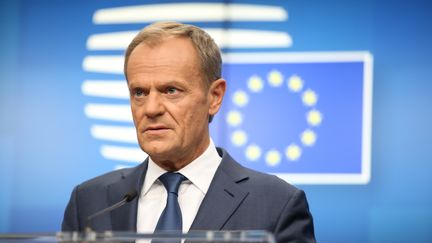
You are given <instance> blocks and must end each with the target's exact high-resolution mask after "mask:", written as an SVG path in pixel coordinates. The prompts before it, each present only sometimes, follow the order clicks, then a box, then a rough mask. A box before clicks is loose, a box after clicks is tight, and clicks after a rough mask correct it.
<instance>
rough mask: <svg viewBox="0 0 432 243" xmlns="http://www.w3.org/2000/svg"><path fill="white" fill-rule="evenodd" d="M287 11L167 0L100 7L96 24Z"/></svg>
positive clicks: (268, 15)
mask: <svg viewBox="0 0 432 243" xmlns="http://www.w3.org/2000/svg"><path fill="white" fill-rule="evenodd" d="M287 19H288V12H287V11H286V10H285V9H284V8H283V7H279V6H268V5H254V4H225V3H168V4H149V5H140V6H128V7H116V8H106V9H99V10H97V11H96V12H95V13H94V15H93V23H95V24H126V23H147V22H154V21H166V20H170V21H181V22H217V21H286V20H287Z"/></svg>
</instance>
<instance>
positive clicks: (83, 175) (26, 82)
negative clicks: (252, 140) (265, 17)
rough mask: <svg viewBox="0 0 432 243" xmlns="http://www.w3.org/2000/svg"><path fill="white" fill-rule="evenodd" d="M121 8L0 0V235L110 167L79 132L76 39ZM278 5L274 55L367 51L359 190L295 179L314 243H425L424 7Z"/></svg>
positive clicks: (32, 225)
mask: <svg viewBox="0 0 432 243" xmlns="http://www.w3.org/2000/svg"><path fill="white" fill-rule="evenodd" d="M247 2H248V3H250V2H255V3H262V4H274V5H280V4H281V3H280V2H277V1H261V2H260V1H247ZM145 3H147V2H145ZM128 4H137V2H136V1H95V0H91V1H89V0H75V1H42V0H39V1H30V0H28V1H26V0H21V1H2V3H1V5H0V25H1V28H0V43H1V45H0V109H1V121H0V231H1V232H49V231H56V230H59V226H60V223H61V218H62V212H63V209H64V206H65V204H66V202H67V200H68V198H69V195H70V192H71V190H72V187H73V186H74V185H76V184H77V183H79V182H81V181H83V180H85V179H88V178H91V177H93V176H95V175H97V174H101V173H103V172H106V171H109V170H111V169H112V164H109V163H106V162H105V163H104V162H103V161H101V159H100V155H99V153H98V151H97V149H94V148H97V147H98V145H99V143H98V141H95V140H94V139H93V138H92V137H91V136H90V133H89V132H88V130H89V127H90V125H91V123H92V121H90V120H89V119H87V118H86V117H85V116H84V114H83V107H84V105H85V103H86V98H84V97H83V95H82V93H81V89H80V88H81V83H82V80H83V75H84V74H83V71H82V68H81V62H82V58H83V57H84V55H85V53H86V50H85V45H84V44H83V43H85V41H86V39H87V37H88V35H89V34H90V33H93V32H94V29H92V28H94V27H92V25H91V16H92V14H93V12H94V11H95V10H96V9H97V8H101V7H108V6H116V5H128ZM283 4H284V6H285V7H286V9H287V10H288V12H289V21H288V22H286V23H285V22H284V23H256V27H257V28H262V29H267V28H270V29H275V30H286V31H288V33H290V35H291V36H293V39H294V45H293V47H291V48H287V49H281V50H282V51H308V52H309V51H337V50H340V51H350V50H369V51H370V52H372V54H373V56H374V77H373V79H374V85H373V90H374V91H373V131H372V134H373V138H372V179H371V181H370V183H369V184H368V185H358V186H349V185H347V186H341V185H334V186H322V185H321V186H304V185H303V186H301V188H302V189H304V190H305V191H306V193H307V195H308V199H309V201H310V206H311V211H312V213H313V215H314V219H315V227H316V236H317V239H318V240H319V242H329V243H334V242H430V241H432V231H431V230H430V229H431V225H432V206H431V205H432V187H431V185H432V176H431V172H432V148H431V142H430V141H431V138H432V131H431V124H432V109H431V108H430V105H431V104H432V95H431V92H432V78H431V77H432V46H431V43H432V32H431V29H432V28H431V25H432V14H431V13H430V10H431V9H432V4H431V3H429V2H428V1H414V0H410V1H296V0H294V1H286V2H283ZM233 25H238V26H243V25H244V26H247V25H246V24H244V23H238V24H233ZM137 26H138V25H136V26H131V27H133V28H137ZM139 26H142V25H139ZM99 28H100V29H98V30H100V31H101V32H103V31H105V30H104V27H99ZM274 51H278V50H277V49H275V50H274ZM279 51H280V50H279ZM335 92H336V91H335ZM77 131H79V132H77ZM83 131H84V132H83Z"/></svg>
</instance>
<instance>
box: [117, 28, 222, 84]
mask: <svg viewBox="0 0 432 243" xmlns="http://www.w3.org/2000/svg"><path fill="white" fill-rule="evenodd" d="M171 36H177V37H187V38H189V39H190V40H191V41H192V44H193V46H194V47H195V49H196V51H197V54H198V57H199V59H200V65H201V73H202V77H203V78H205V79H206V81H207V82H205V86H206V87H209V86H210V84H211V83H212V82H213V81H215V80H217V79H219V78H221V76H222V74H221V73H222V58H221V54H220V50H219V47H218V46H217V45H216V43H215V42H214V40H213V39H212V38H211V37H210V35H209V34H207V33H206V32H205V31H204V30H202V29H200V28H198V27H196V26H193V25H188V24H181V23H177V22H156V23H153V24H151V25H148V26H146V27H145V28H144V29H142V30H141V31H140V32H139V33H138V34H137V35H136V36H135V38H134V39H133V40H132V42H131V43H130V44H129V46H128V48H127V50H126V53H125V61H124V73H125V76H126V79H127V72H126V71H127V65H128V61H129V57H130V55H131V53H132V51H133V50H134V49H135V47H137V46H138V45H139V44H141V43H145V44H147V45H149V46H156V45H158V44H159V43H160V42H161V41H162V40H164V39H165V38H167V37H171Z"/></svg>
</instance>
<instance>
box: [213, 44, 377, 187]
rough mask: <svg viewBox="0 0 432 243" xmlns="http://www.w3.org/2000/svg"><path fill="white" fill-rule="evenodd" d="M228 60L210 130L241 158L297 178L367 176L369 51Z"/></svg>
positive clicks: (357, 178)
mask: <svg viewBox="0 0 432 243" xmlns="http://www.w3.org/2000/svg"><path fill="white" fill-rule="evenodd" d="M224 63H225V64H224V68H223V70H224V77H225V78H226V79H227V82H228V90H227V94H226V96H225V100H224V105H223V107H222V110H221V111H220V113H219V114H218V115H217V116H216V117H217V119H216V120H215V124H214V129H213V133H212V136H213V137H214V138H215V140H216V143H217V144H219V145H221V146H223V147H225V148H227V150H228V151H230V153H231V154H232V155H233V157H234V158H235V159H237V160H238V161H240V162H241V163H243V164H244V165H245V166H247V167H249V168H253V169H256V170H259V171H264V172H268V173H273V174H277V175H279V176H280V177H282V178H284V179H286V180H287V181H290V182H293V183H303V184H304V183H306V184H307V183H311V184H312V183H313V184H320V183H321V184H327V183H330V184H338V183H340V184H344V183H350V184H352V183H360V184H362V183H367V182H368V181H369V178H370V140H371V125H370V124H371V104H372V56H371V55H370V54H369V53H367V52H333V53H331V52H329V53H268V54H266V53H243V54H229V55H227V56H225V57H224ZM220 134H223V136H222V135H220Z"/></svg>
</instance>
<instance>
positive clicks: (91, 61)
mask: <svg viewBox="0 0 432 243" xmlns="http://www.w3.org/2000/svg"><path fill="white" fill-rule="evenodd" d="M123 60H124V58H123V55H117V56H108V55H101V56H86V57H85V58H84V60H83V64H82V67H83V69H84V71H87V72H96V73H108V74H123Z"/></svg>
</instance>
